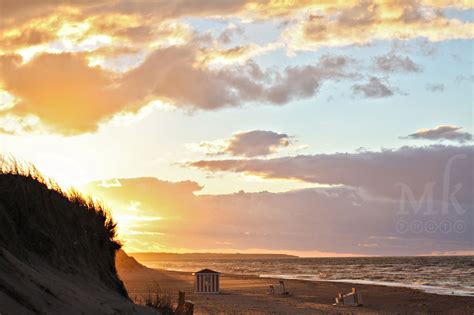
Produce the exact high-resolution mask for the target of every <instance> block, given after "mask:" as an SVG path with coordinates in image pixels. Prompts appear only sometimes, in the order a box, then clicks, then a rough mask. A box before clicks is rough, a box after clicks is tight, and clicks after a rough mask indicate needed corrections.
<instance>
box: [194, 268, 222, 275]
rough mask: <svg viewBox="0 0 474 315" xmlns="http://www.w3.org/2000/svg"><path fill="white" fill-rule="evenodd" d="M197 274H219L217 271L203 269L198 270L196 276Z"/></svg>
mask: <svg viewBox="0 0 474 315" xmlns="http://www.w3.org/2000/svg"><path fill="white" fill-rule="evenodd" d="M198 273H220V272H217V271H214V270H211V269H203V270H199V271H198V272H196V274H198Z"/></svg>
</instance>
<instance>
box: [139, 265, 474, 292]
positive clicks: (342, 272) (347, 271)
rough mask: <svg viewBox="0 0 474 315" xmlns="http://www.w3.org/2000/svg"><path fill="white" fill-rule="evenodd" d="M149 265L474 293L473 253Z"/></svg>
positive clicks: (184, 269) (162, 267) (185, 269)
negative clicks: (447, 255) (436, 255)
mask: <svg viewBox="0 0 474 315" xmlns="http://www.w3.org/2000/svg"><path fill="white" fill-rule="evenodd" d="M144 263H145V264H146V265H147V266H148V267H151V268H160V269H167V270H176V271H187V272H194V271H198V270H200V269H203V268H210V269H214V270H216V271H219V272H221V273H232V274H243V275H255V276H259V277H274V278H282V279H301V280H309V281H340V282H353V283H361V284H380V285H387V286H402V287H410V288H415V289H419V290H423V291H425V292H430V293H437V294H446V295H468V296H474V256H449V257H446V256H443V257H360V258H284V259H212V260H207V259H183V260H162V261H146V262H144Z"/></svg>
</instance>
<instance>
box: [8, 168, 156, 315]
mask: <svg viewBox="0 0 474 315" xmlns="http://www.w3.org/2000/svg"><path fill="white" fill-rule="evenodd" d="M4 164H5V163H4ZM4 164H2V165H0V168H3V169H0V313H2V314H20V313H21V314H29V313H40V314H41V313H43V314H46V313H48V314H53V313H54V314H83V313H86V314H117V313H126V314H130V313H151V310H149V309H148V308H144V307H141V306H137V305H134V304H133V303H132V302H131V301H130V300H129V298H128V295H127V291H126V290H125V287H124V285H123V283H122V281H121V280H120V279H119V278H118V276H117V271H116V267H115V254H116V251H117V250H119V248H120V243H119V242H118V241H117V240H115V223H114V222H113V221H112V219H111V217H110V216H109V215H108V213H107V212H106V211H105V210H104V208H103V207H102V206H101V205H100V204H98V203H95V202H93V201H91V200H87V199H85V198H83V197H81V196H80V195H79V194H78V193H75V192H68V193H65V192H64V191H62V190H61V189H60V188H59V187H58V186H57V185H55V184H54V183H52V182H48V181H46V180H44V179H43V178H42V177H41V176H40V175H39V174H38V173H37V172H36V171H35V170H34V168H29V169H21V168H20V167H18V166H17V165H13V166H12V165H11V164H10V165H9V166H8V168H7V167H5V166H4Z"/></svg>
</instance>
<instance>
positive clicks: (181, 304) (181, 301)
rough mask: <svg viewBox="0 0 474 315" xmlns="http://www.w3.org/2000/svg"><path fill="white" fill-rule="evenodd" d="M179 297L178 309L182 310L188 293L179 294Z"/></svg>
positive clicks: (181, 292)
mask: <svg viewBox="0 0 474 315" xmlns="http://www.w3.org/2000/svg"><path fill="white" fill-rule="evenodd" d="M178 294H179V297H178V308H181V307H183V306H184V300H185V298H186V293H185V292H183V291H179V292H178Z"/></svg>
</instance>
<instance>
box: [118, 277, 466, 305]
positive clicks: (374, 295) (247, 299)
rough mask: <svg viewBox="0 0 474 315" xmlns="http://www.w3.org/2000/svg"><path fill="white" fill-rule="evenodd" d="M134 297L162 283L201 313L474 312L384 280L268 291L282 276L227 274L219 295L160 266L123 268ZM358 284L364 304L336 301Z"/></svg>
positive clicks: (292, 284)
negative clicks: (182, 293)
mask: <svg viewBox="0 0 474 315" xmlns="http://www.w3.org/2000/svg"><path fill="white" fill-rule="evenodd" d="M120 277H121V279H122V280H123V281H124V283H125V286H126V288H127V290H128V292H129V295H130V296H131V297H132V298H136V297H142V296H145V295H146V294H147V293H148V291H149V288H152V287H154V286H155V285H156V284H159V286H160V287H161V288H162V290H163V291H165V292H168V293H169V294H170V295H171V296H172V298H173V301H174V302H176V300H177V296H178V290H182V291H185V292H186V299H188V300H191V301H193V302H194V303H195V314H474V297H462V296H448V295H437V294H429V293H424V292H422V291H418V290H414V289H409V288H399V287H387V286H378V285H361V284H351V283H339V282H337V283H336V282H312V281H303V280H285V287H286V289H287V290H288V291H289V292H290V293H291V295H290V296H276V295H268V294H266V292H267V288H268V286H269V285H271V284H276V283H278V280H277V279H271V278H259V277H255V276H239V275H229V274H222V275H221V293H220V294H218V295H209V294H196V293H194V277H193V276H192V274H191V273H185V272H176V271H166V270H159V269H146V268H145V269H141V270H129V271H127V272H122V273H120ZM352 287H356V288H357V289H358V290H360V291H361V293H362V295H363V300H364V305H363V306H361V307H349V306H344V307H341V306H333V305H332V304H333V303H334V298H335V297H336V295H337V293H338V292H341V293H347V292H350V290H351V288H352Z"/></svg>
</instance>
